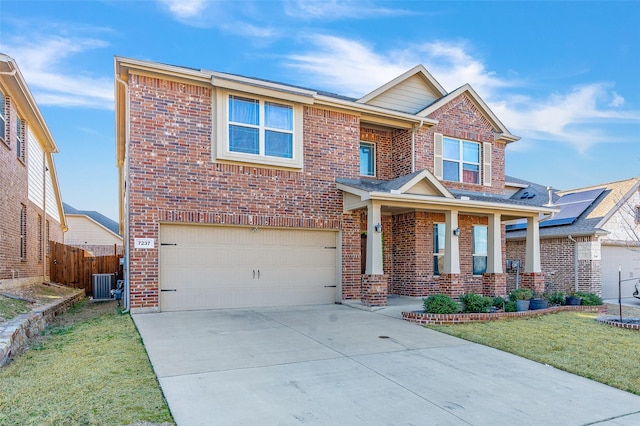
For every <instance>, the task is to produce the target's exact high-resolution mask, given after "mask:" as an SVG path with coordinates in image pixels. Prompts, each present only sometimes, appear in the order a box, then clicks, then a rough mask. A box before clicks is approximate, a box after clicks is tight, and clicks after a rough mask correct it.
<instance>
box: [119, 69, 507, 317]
mask: <svg viewBox="0 0 640 426" xmlns="http://www.w3.org/2000/svg"><path fill="white" fill-rule="evenodd" d="M214 90H215V89H213V88H211V87H204V86H199V85H197V84H188V83H186V82H174V81H168V80H163V79H160V78H155V77H150V76H139V75H131V76H130V77H129V97H130V102H129V104H130V110H129V113H130V116H129V121H130V126H131V129H130V140H129V156H130V158H129V164H130V165H129V176H128V177H129V188H130V196H129V223H130V238H131V240H130V241H129V242H128V244H129V247H130V248H131V250H130V257H129V259H130V288H131V308H132V309H157V307H158V248H157V245H156V248H154V249H145V250H140V249H134V248H133V243H132V242H133V239H134V238H153V239H155V240H157V238H158V230H159V223H163V222H164V223H171V222H174V223H200V224H202V223H207V224H225V225H252V226H274V227H297V228H309V229H311V228H319V229H334V230H341V240H342V247H341V254H342V259H341V267H342V271H341V273H342V274H341V275H342V282H341V288H342V298H343V299H360V298H361V297H362V295H363V277H362V274H361V248H360V247H361V246H360V244H361V237H360V233H361V232H362V231H366V214H363V212H349V213H344V212H343V207H342V193H341V191H339V190H338V189H337V188H336V185H335V179H336V178H337V177H341V178H352V179H357V178H360V176H359V144H360V141H361V140H366V141H372V142H375V143H376V178H378V179H392V178H395V177H399V176H402V175H405V174H407V173H410V172H411V138H412V132H411V131H407V130H391V129H390V130H384V129H379V128H377V127H376V128H372V127H367V126H366V125H364V126H361V124H360V120H359V117H358V116H357V115H353V114H348V113H344V112H337V111H334V110H329V109H324V108H322V107H319V106H304V107H303V134H304V167H303V169H302V170H299V171H298V170H290V169H276V168H269V166H266V165H252V164H234V163H228V162H216V161H212V149H213V148H212V136H213V137H215V132H213V128H214V125H215V123H214V121H213V113H214V111H213V110H212V104H214V102H213V97H214V96H215V92H214ZM434 116H435V117H434V118H438V119H440V120H441V121H442V122H441V124H440V125H439V126H438V127H437V128H432V129H426V128H423V129H421V130H419V131H418V132H416V134H415V138H416V169H417V170H418V169H423V168H426V169H429V170H431V171H432V170H433V133H434V132H436V131H437V132H443V133H444V134H449V135H451V136H455V137H461V138H464V139H469V140H475V141H478V142H491V143H492V146H493V151H494V152H493V164H492V171H493V178H492V183H493V185H492V187H490V188H489V187H485V186H482V185H468V184H454V183H451V182H446V183H445V184H446V185H447V186H448V187H450V188H458V189H468V190H473V191H482V192H492V193H499V192H502V191H503V190H504V176H503V175H504V158H503V157H504V145H503V144H500V143H496V142H494V140H493V138H494V131H493V128H491V126H490V125H489V123H488V122H487V121H486V119H485V118H484V117H483V116H482V114H480V113H479V111H478V110H477V108H476V107H475V105H474V104H473V103H472V102H471V101H470V100H469V99H468V98H466V97H465V96H461V97H459V98H457V99H456V100H454V101H452V102H451V103H450V104H447V105H446V106H445V107H443V108H442V109H441V110H439V111H436V112H435V113H434ZM447 123H451V124H447ZM434 221H440V222H444V215H443V214H436V213H427V212H413V213H403V214H397V215H394V216H391V215H386V214H385V215H383V217H382V225H383V238H384V243H383V244H384V248H383V249H384V256H383V262H384V268H385V276H386V277H388V279H385V280H386V281H385V285H386V291H387V292H393V293H396V294H405V295H412V296H422V295H428V294H433V293H436V292H441V291H442V289H441V286H442V284H443V281H447V282H449V281H452V280H453V281H456V282H459V283H460V284H459V285H460V286H461V289H460V290H459V289H456V290H455V291H454V292H455V293H459V292H460V291H475V292H482V291H483V288H484V287H483V277H474V276H473V275H472V274H471V265H472V258H471V226H472V225H473V224H476V223H483V224H486V223H487V222H486V218H482V217H473V216H468V217H467V216H461V217H460V228H461V230H462V234H461V240H460V243H461V253H462V257H461V267H462V269H463V271H464V272H463V274H461V275H460V276H456V277H449V278H451V279H448V280H442V279H440V278H438V277H433V247H432V245H433V223H434ZM371 283H372V281H371V279H365V286H366V287H367V288H368V287H370V286H371ZM375 284H376V285H378V284H379V282H378V281H376V282H375ZM365 290H366V289H365ZM373 302H374V303H378V302H377V301H376V300H374V301H373Z"/></svg>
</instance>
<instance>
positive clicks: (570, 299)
mask: <svg viewBox="0 0 640 426" xmlns="http://www.w3.org/2000/svg"><path fill="white" fill-rule="evenodd" d="M565 300H566V302H567V303H566V304H567V305H569V306H579V305H581V304H582V297H577V296H567V297H566V298H565Z"/></svg>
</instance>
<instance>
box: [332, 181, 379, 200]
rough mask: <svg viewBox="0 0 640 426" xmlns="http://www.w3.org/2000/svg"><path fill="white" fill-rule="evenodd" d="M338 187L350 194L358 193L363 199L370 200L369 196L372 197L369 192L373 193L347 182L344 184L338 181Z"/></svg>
mask: <svg viewBox="0 0 640 426" xmlns="http://www.w3.org/2000/svg"><path fill="white" fill-rule="evenodd" d="M336 188H338V189H339V190H340V191H344V192H348V193H349V194H353V195H357V196H358V197H360V199H361V200H363V201H364V200H368V199H369V198H371V197H370V196H369V194H371V193H370V192H369V191H365V190H363V189H357V188H354V187H353V186H349V185H345V184H342V183H336Z"/></svg>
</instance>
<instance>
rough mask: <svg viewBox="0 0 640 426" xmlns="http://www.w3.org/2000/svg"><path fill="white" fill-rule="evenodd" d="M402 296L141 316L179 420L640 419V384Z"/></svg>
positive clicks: (520, 422) (474, 421) (403, 422)
mask: <svg viewBox="0 0 640 426" xmlns="http://www.w3.org/2000/svg"><path fill="white" fill-rule="evenodd" d="M391 302H392V306H390V307H389V308H385V309H382V310H378V311H375V312H367V311H364V310H359V309H353V308H351V307H347V306H341V305H323V306H295V307H286V308H260V309H242V310H218V311H194V312H173V313H159V314H140V315H134V317H133V318H134V321H135V323H136V325H137V327H138V329H139V331H140V333H141V335H142V338H143V341H144V344H145V346H146V348H147V351H148V353H149V357H150V359H151V362H152V364H153V368H154V369H155V372H156V374H157V376H158V379H159V381H160V384H161V386H162V390H163V391H164V394H165V396H166V398H167V401H168V403H169V407H170V409H171V412H172V414H173V415H174V418H175V420H176V422H177V423H178V425H180V426H187V425H218V424H219V425H249V424H255V425H298V424H312V425H507V424H508V425H587V424H598V425H639V424H640V397H638V396H634V395H632V394H629V393H627V392H623V391H620V390H617V389H614V388H611V387H608V386H605V385H602V384H600V383H597V382H593V381H590V380H587V379H584V378H581V377H578V376H575V375H572V374H569V373H565V372H563V371H560V370H556V369H554V368H552V367H549V366H545V365H542V364H538V363H535V362H532V361H528V360H525V359H523V358H520V357H517V356H514V355H510V354H507V353H505V352H501V351H498V350H495V349H491V348H488V347H485V346H481V345H477V344H474V343H469V342H466V341H464V340H460V339H457V338H454V337H451V336H447V335H444V334H440V333H437V332H434V331H431V330H428V329H425V328H423V327H420V326H417V325H414V324H410V323H407V322H405V321H402V320H398V319H397V316H398V313H399V312H401V310H402V309H404V310H416V309H419V308H420V301H419V299H418V300H411V299H409V298H408V299H395V300H392V301H391ZM405 302H409V303H410V304H411V306H406V305H405V306H402V305H403V304H404V303H405ZM415 303H417V305H415Z"/></svg>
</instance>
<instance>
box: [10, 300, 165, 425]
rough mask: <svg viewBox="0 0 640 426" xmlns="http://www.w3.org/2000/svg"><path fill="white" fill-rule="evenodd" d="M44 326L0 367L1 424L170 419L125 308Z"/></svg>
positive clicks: (75, 312)
mask: <svg viewBox="0 0 640 426" xmlns="http://www.w3.org/2000/svg"><path fill="white" fill-rule="evenodd" d="M83 309H90V308H89V307H88V306H85V305H84V304H81V305H79V306H76V307H74V308H73V309H72V310H71V311H70V312H67V313H65V314H64V316H66V315H71V316H73V315H79V313H80V312H81V311H82V310H83ZM46 333H47V334H48V338H47V339H46V340H45V341H44V343H42V344H41V345H38V346H35V347H34V348H33V349H32V350H30V351H28V352H26V353H25V354H24V355H22V356H21V357H18V358H17V359H16V360H15V361H13V362H12V363H11V364H9V365H7V366H5V367H3V368H2V369H0V383H1V384H2V385H1V386H0V425H18V424H19V425H60V424H64V425H121V424H122V425H129V424H133V423H136V422H152V423H163V422H166V423H171V424H173V419H172V417H171V414H170V413H169V409H168V407H167V405H166V403H165V401H164V398H163V396H162V392H161V390H160V387H159V384H158V382H157V379H156V376H155V374H154V373H153V370H152V368H151V365H150V362H149V359H148V357H147V353H146V351H145V349H144V347H143V345H142V341H141V339H140V335H139V334H138V332H137V330H136V329H135V326H134V324H133V321H132V319H131V317H130V316H129V315H125V314H120V313H119V312H117V311H116V310H115V309H113V310H111V311H110V312H106V313H100V314H98V315H94V316H87V317H84V318H83V319H82V320H80V321H78V322H75V323H73V321H71V322H70V324H69V323H68V324H62V325H57V326H54V327H51V328H49V329H48V330H47V331H46Z"/></svg>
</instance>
